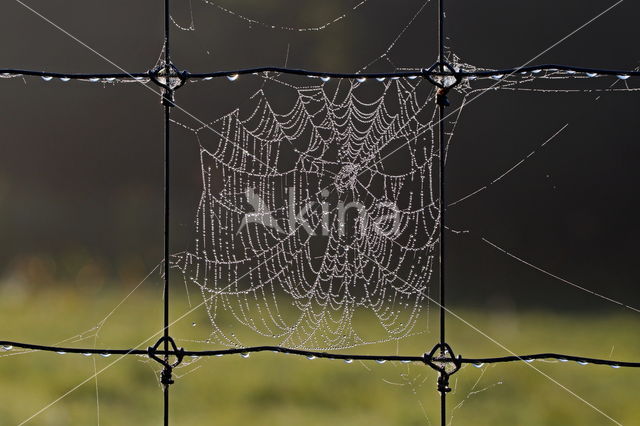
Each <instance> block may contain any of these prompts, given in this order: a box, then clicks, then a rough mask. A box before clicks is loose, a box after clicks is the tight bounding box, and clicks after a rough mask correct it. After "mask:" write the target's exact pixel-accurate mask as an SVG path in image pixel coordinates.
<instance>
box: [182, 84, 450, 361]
mask: <svg viewBox="0 0 640 426" xmlns="http://www.w3.org/2000/svg"><path fill="white" fill-rule="evenodd" d="M263 78H264V79H265V81H266V82H268V84H269V87H268V88H264V89H260V90H259V91H258V92H256V93H255V94H254V95H253V96H252V98H251V101H252V102H251V105H248V106H247V108H242V109H236V110H233V111H232V112H231V113H229V114H227V115H225V116H223V117H221V118H220V119H218V120H216V121H215V122H213V123H211V124H209V125H208V127H213V128H214V129H216V130H217V132H216V133H218V134H221V135H223V136H224V139H230V140H232V141H233V143H225V142H224V140H223V138H220V137H217V136H216V134H214V133H212V132H210V131H209V129H208V127H199V128H196V129H193V132H194V134H195V135H196V137H197V140H198V143H199V144H200V152H201V167H202V176H203V193H202V197H201V200H200V205H199V208H198V212H197V219H196V228H197V233H198V234H199V238H198V240H197V241H196V244H195V246H194V248H193V250H191V251H189V252H187V253H185V254H183V255H181V256H180V257H181V258H180V259H179V260H178V261H177V263H178V265H179V266H180V268H181V270H182V271H183V273H184V274H185V277H186V278H187V280H188V281H189V282H192V283H195V284H196V285H197V286H198V287H199V288H200V289H201V291H202V292H203V297H204V299H205V300H207V311H208V313H209V317H210V319H211V322H212V325H213V327H214V332H213V334H212V338H215V339H216V340H218V341H219V342H221V343H223V344H225V345H230V346H243V343H242V342H241V341H240V340H239V338H238V337H237V336H233V335H231V334H230V333H229V332H226V331H225V330H223V329H222V328H221V326H220V320H219V318H218V317H219V313H220V312H221V311H222V312H230V313H231V315H232V316H233V318H234V320H235V321H236V322H237V323H238V324H241V325H243V326H246V327H248V328H250V329H251V330H252V331H254V332H256V333H258V334H260V335H262V336H266V337H270V338H273V339H275V343H277V344H281V345H285V346H292V347H296V348H316V349H337V348H346V347H351V346H354V345H358V344H363V343H368V342H369V339H368V338H367V337H364V336H362V334H361V333H359V332H358V329H357V327H356V326H354V321H356V322H357V318H358V317H360V316H362V317H364V316H367V315H369V314H370V315H371V318H375V321H376V322H377V323H379V325H380V335H379V336H377V337H376V340H377V341H384V340H389V339H399V338H402V337H405V336H406V335H407V334H408V333H410V332H411V331H412V329H413V326H414V325H415V323H416V321H417V320H418V318H420V314H421V311H422V309H423V308H424V305H425V304H424V300H425V298H424V294H426V292H427V288H428V285H429V282H430V281H431V277H432V274H433V250H434V247H435V244H436V242H437V237H436V235H435V229H436V228H435V223H436V221H437V216H438V211H437V208H436V206H435V203H434V201H433V200H434V189H433V176H432V172H433V169H434V163H433V160H434V155H435V154H434V145H433V134H432V132H431V130H429V127H430V126H431V125H432V123H433V110H434V108H433V106H432V105H433V90H432V88H431V86H430V85H428V84H425V82H424V80H423V79H399V78H398V79H388V80H385V81H383V82H375V81H374V82H373V84H372V83H367V82H365V81H364V80H362V79H361V80H360V81H358V80H352V81H349V80H341V81H335V82H334V81H327V82H322V81H321V80H320V79H312V80H309V79H303V80H302V81H298V82H296V83H297V84H301V85H300V86H294V83H291V82H286V81H285V80H288V79H286V78H284V77H275V76H271V75H266V76H264V77H263ZM305 80H307V81H305ZM272 86H275V88H276V90H277V91H278V93H280V94H281V92H282V91H288V92H291V94H292V98H293V99H292V100H291V105H290V106H288V108H286V110H284V112H278V106H275V105H273V104H272V102H270V100H269V98H268V95H267V91H268V89H271V87H272ZM280 98H282V96H280ZM245 110H246V112H245ZM418 134H420V136H418ZM398 144H401V145H403V146H404V148H403V151H404V152H403V154H404V155H403V156H402V157H406V159H407V160H408V162H409V163H408V164H409V166H410V167H409V170H410V171H409V172H403V171H402V170H401V169H402V168H401V167H398V164H397V162H398V159H399V157H401V156H399V155H395V156H392V157H390V158H388V159H384V158H383V157H384V156H385V155H386V154H387V153H388V148H389V147H397V146H398ZM252 157H254V158H258V159H260V161H255V160H252ZM403 161H404V160H403ZM267 166H268V167H267ZM354 213H355V217H353V216H354ZM363 253H364V254H366V256H368V257H371V256H373V257H374V258H375V261H374V262H372V261H369V260H368V259H367V257H365V256H363ZM267 258H270V260H269V261H267V262H265V259H267ZM256 265H260V266H258V267H257V268H256ZM253 269H255V270H253ZM248 270H252V272H251V273H249V275H248V276H247V277H246V278H245V279H242V280H240V281H237V278H238V277H239V276H241V275H243V274H244V273H245V272H246V271H248ZM389 271H391V272H392V273H394V274H401V275H402V276H403V277H404V279H405V281H406V282H400V281H399V280H398V279H397V277H394V276H393V275H392V274H391V273H390V272H389ZM230 282H233V283H234V284H233V285H232V286H231V287H228V288H225V287H227V285H228V283H230ZM221 289H222V290H221ZM285 295H286V297H285ZM280 298H283V299H284V300H285V302H284V303H285V306H281V305H282V303H278V302H279V299H280ZM289 303H290V304H291V306H293V312H287V311H288V310H290V309H283V308H285V307H286V304H289ZM223 318H225V317H223ZM224 320H226V318H225V319H224Z"/></svg>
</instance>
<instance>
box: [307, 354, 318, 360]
mask: <svg viewBox="0 0 640 426" xmlns="http://www.w3.org/2000/svg"><path fill="white" fill-rule="evenodd" d="M307 359H308V360H309V361H313V360H314V359H316V357H315V355H307Z"/></svg>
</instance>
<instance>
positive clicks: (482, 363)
mask: <svg viewBox="0 0 640 426" xmlns="http://www.w3.org/2000/svg"><path fill="white" fill-rule="evenodd" d="M473 366H474V367H475V368H482V367H484V362H477V363H475V362H474V363H473Z"/></svg>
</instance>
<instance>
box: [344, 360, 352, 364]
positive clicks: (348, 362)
mask: <svg viewBox="0 0 640 426" xmlns="http://www.w3.org/2000/svg"><path fill="white" fill-rule="evenodd" d="M344 362H345V363H347V364H351V363H352V362H353V360H352V359H345V360H344Z"/></svg>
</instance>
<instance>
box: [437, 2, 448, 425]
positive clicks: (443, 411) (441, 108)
mask: <svg viewBox="0 0 640 426" xmlns="http://www.w3.org/2000/svg"><path fill="white" fill-rule="evenodd" d="M444 16H445V15H444V0H439V1H438V48H439V50H438V62H439V63H440V67H439V68H440V72H441V73H443V72H444V71H445V66H444V62H445V57H444V37H445V36H444ZM444 119H445V103H444V102H438V143H439V150H438V156H439V158H438V159H439V160H440V161H439V162H440V165H439V167H438V170H439V174H440V176H439V184H440V191H439V197H438V198H439V200H438V204H439V206H438V207H439V211H440V223H439V228H440V229H439V236H440V274H439V280H440V295H439V303H438V305H439V306H440V348H441V351H444V349H443V348H444V347H445V346H444V345H445V344H446V338H445V325H446V322H445V320H446V299H445V256H444V255H445V233H444V229H445V209H446V205H447V204H446V202H445V190H444V189H445V185H444V173H445V134H444V126H445V123H444ZM441 355H445V354H444V353H441ZM446 374H447V373H446V372H445V371H442V372H440V379H442V383H443V386H438V388H439V389H440V424H441V425H442V426H446V424H447V391H446V389H447V388H448V385H447V382H448V378H447V377H446ZM439 383H440V382H439Z"/></svg>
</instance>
